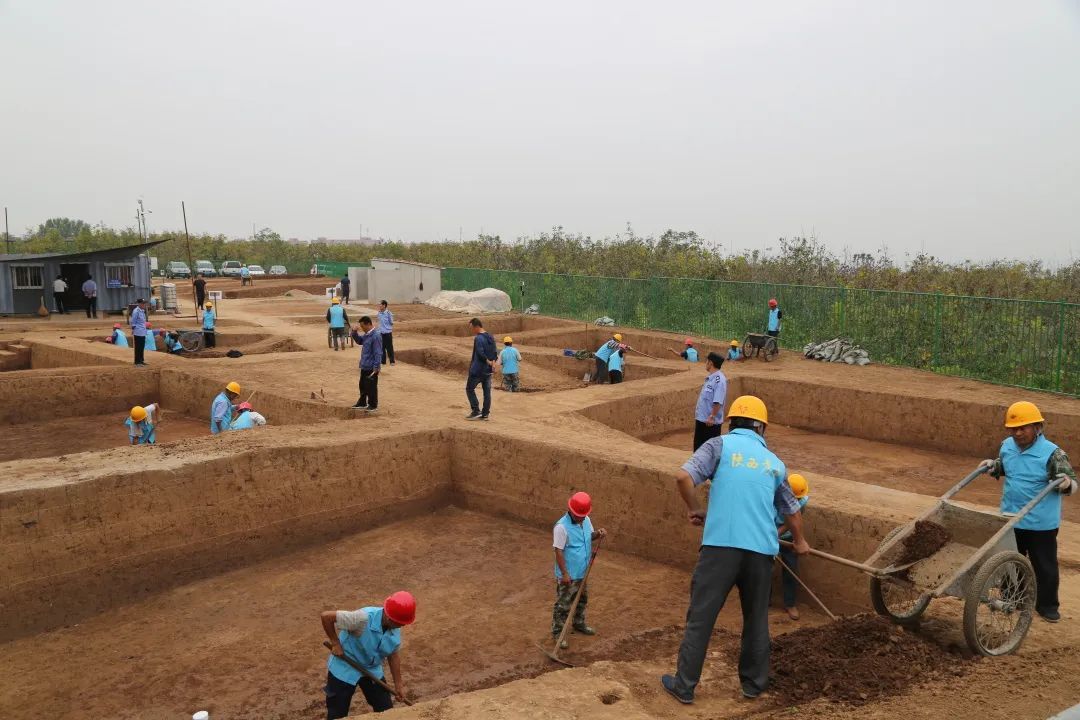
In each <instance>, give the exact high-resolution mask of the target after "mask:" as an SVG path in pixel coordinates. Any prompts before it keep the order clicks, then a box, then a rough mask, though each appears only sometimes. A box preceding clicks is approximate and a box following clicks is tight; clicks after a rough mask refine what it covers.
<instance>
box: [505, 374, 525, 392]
mask: <svg viewBox="0 0 1080 720" xmlns="http://www.w3.org/2000/svg"><path fill="white" fill-rule="evenodd" d="M502 380H503V390H505V391H507V392H517V391H518V388H519V387H521V383H520V382H519V381H518V374H517V373H509V374H507V373H503V376H502Z"/></svg>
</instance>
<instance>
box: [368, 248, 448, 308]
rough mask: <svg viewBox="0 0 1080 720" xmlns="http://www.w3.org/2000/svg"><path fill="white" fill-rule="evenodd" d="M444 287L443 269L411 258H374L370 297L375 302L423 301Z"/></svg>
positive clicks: (369, 270) (370, 275) (370, 278)
mask: <svg viewBox="0 0 1080 720" xmlns="http://www.w3.org/2000/svg"><path fill="white" fill-rule="evenodd" d="M440 290H442V268H441V267H439V266H438V265H428V264H426V263H418V262H412V261H411V260H386V259H382V258H372V259H371V267H370V268H369V269H368V282H367V296H368V300H369V301H370V302H372V303H377V302H379V301H380V300H385V301H387V302H388V303H391V304H393V303H413V302H423V301H425V300H427V299H428V298H430V297H431V296H432V295H434V294H435V293H437V292H439V291H440Z"/></svg>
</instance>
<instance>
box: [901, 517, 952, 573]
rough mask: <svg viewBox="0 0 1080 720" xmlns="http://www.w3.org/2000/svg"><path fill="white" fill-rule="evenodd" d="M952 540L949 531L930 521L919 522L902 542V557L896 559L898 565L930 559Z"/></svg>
mask: <svg viewBox="0 0 1080 720" xmlns="http://www.w3.org/2000/svg"><path fill="white" fill-rule="evenodd" d="M951 539H952V535H950V534H949V531H948V530H946V529H945V528H943V527H942V526H940V525H938V524H937V523H935V522H930V521H929V520H917V521H916V522H915V529H914V530H912V531H911V532H910V533H909V534H908V535H907V536H906V537H905V538H904V539H903V540H902V541H901V543H900V544H901V550H900V557H898V558H897V559H896V564H897V565H906V564H907V563H911V562H915V561H916V560H922V559H923V558H928V557H930V556H931V555H933V554H934V553H936V552H937V551H938V550H940V549H941V548H943V547H945V545H946V544H947V543H948V542H949V540H951Z"/></svg>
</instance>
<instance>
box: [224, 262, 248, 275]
mask: <svg viewBox="0 0 1080 720" xmlns="http://www.w3.org/2000/svg"><path fill="white" fill-rule="evenodd" d="M241 267H243V265H242V264H241V263H240V261H239V260H226V261H225V262H223V263H221V276H222V277H240V268H241Z"/></svg>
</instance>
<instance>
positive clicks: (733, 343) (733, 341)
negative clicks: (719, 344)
mask: <svg viewBox="0 0 1080 720" xmlns="http://www.w3.org/2000/svg"><path fill="white" fill-rule="evenodd" d="M731 347H739V341H738V340H732V341H731Z"/></svg>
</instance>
